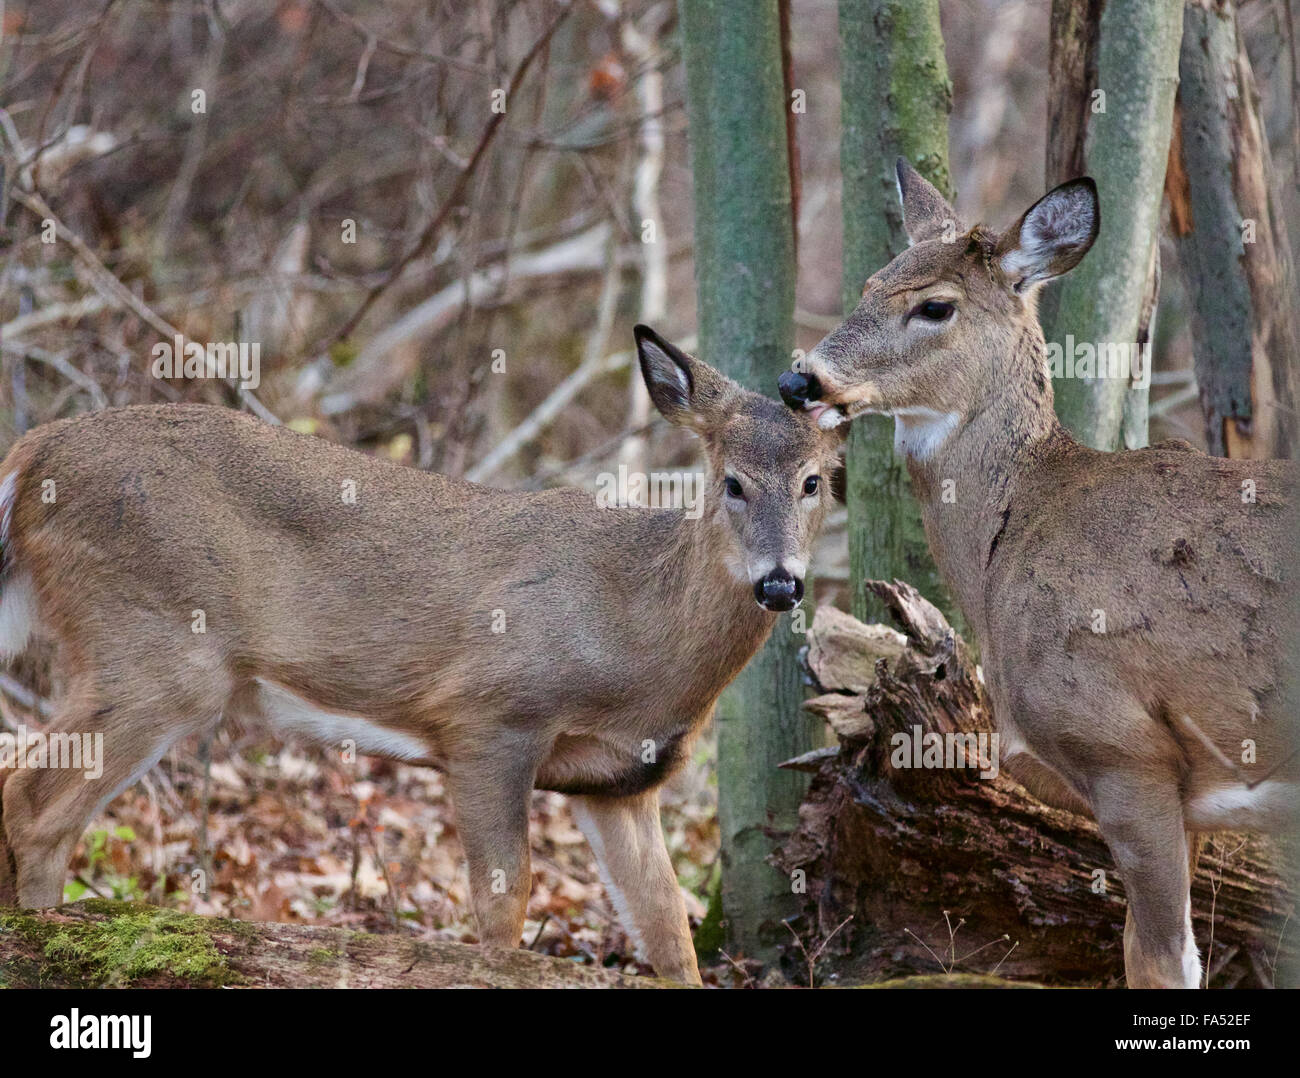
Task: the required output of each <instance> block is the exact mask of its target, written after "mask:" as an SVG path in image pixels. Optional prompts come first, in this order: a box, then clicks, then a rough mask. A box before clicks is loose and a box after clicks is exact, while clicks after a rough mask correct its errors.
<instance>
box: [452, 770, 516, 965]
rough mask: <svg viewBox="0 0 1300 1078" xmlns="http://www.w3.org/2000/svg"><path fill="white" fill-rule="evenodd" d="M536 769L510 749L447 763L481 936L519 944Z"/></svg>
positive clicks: (501, 944)
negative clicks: (530, 805) (530, 803)
mask: <svg viewBox="0 0 1300 1078" xmlns="http://www.w3.org/2000/svg"><path fill="white" fill-rule="evenodd" d="M533 774H534V769H533V767H532V766H531V764H526V765H525V764H523V763H521V762H520V761H519V759H518V758H517V757H516V756H514V754H512V753H510V752H505V751H503V752H498V753H494V754H490V755H475V756H472V757H464V758H459V759H455V760H453V761H450V762H449V763H448V765H447V786H448V789H449V791H450V793H451V800H452V806H453V808H454V810H455V814H456V829H457V831H458V832H459V833H460V841H461V845H462V846H463V847H464V849H465V859H466V861H467V862H468V863H469V892H470V902H471V904H472V905H473V907H474V916H475V918H476V919H477V921H478V934H479V939H480V940H481V941H482V942H483V943H484V944H486V945H487V946H489V947H518V946H519V940H520V937H521V936H522V935H523V931H524V913H525V911H526V909H527V907H528V894H529V892H530V891H531V890H532V880H533V874H532V862H531V859H530V857H529V852H528V803H529V797H530V795H531V793H532V789H533Z"/></svg>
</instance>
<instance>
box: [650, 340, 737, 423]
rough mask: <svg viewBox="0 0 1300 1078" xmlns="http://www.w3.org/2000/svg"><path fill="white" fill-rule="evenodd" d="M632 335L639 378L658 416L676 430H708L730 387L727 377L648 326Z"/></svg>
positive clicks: (718, 412) (717, 414)
mask: <svg viewBox="0 0 1300 1078" xmlns="http://www.w3.org/2000/svg"><path fill="white" fill-rule="evenodd" d="M632 332H633V334H634V335H635V337H636V352H637V358H638V359H639V360H640V362H641V377H642V378H644V379H645V387H646V389H647V390H649V392H650V399H651V400H652V401H654V406H655V407H656V408H657V409H659V414H660V415H662V416H663V417H664V418H665V419H666V420H668V422H669V423H674V424H676V425H677V426H679V427H689V428H690V429H691V430H696V431H702V430H706V429H708V428H709V427H711V426H712V425H713V424H714V422H715V421H716V419H717V418H718V416H719V414H720V412H721V411H722V407H723V400H724V398H725V396H726V391H727V388H728V387H729V386H730V384H731V383H730V381H729V380H728V379H727V377H726V376H725V375H723V374H720V373H719V372H718V371H715V370H714V369H713V368H712V367H710V366H709V365H708V364H707V363H705V362H703V361H702V360H698V359H695V358H694V357H692V356H688V355H687V354H686V353H685V352H683V351H682V350H681V349H680V348H678V347H677V346H676V345H674V344H671V343H670V342H668V341H666V340H664V338H662V337H661V336H659V334H658V333H656V332H655V331H654V330H653V329H651V328H650V327H649V326H642V325H638V326H636V327H635V328H634V329H633V331H632Z"/></svg>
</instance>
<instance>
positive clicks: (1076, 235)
mask: <svg viewBox="0 0 1300 1078" xmlns="http://www.w3.org/2000/svg"><path fill="white" fill-rule="evenodd" d="M1100 228H1101V204H1100V203H1099V202H1098V200H1097V185H1096V184H1095V183H1093V181H1092V180H1091V179H1090V178H1089V177H1087V176H1084V177H1083V178H1082V179H1078V180H1069V181H1068V182H1066V183H1063V184H1061V186H1060V187H1057V188H1054V189H1053V190H1051V191H1048V192H1047V194H1045V195H1044V196H1043V197H1042V198H1040V199H1039V200H1038V201H1037V202H1035V203H1034V204H1033V205H1032V206H1030V207H1029V209H1027V210H1026V211H1025V215H1024V216H1023V217H1021V218H1020V220H1019V221H1017V222H1016V223H1015V224H1014V225H1012V226H1011V227H1010V228H1008V229H1007V230H1006V232H1005V233H1003V235H1002V238H1001V239H1000V240H998V245H997V247H996V249H995V250H994V252H993V257H994V259H995V260H996V262H997V265H998V267H999V268H1000V269H1001V271H1002V275H1003V277H1005V278H1006V281H1007V284H1008V285H1009V286H1010V287H1011V290H1012V291H1013V292H1024V291H1025V290H1026V289H1029V288H1033V287H1034V286H1036V285H1040V284H1042V283H1043V282H1044V281H1050V280H1051V279H1052V278H1053V277H1059V276H1060V275H1061V274H1062V273H1065V272H1067V271H1069V270H1072V269H1074V267H1075V266H1077V265H1078V264H1079V262H1080V261H1081V260H1082V259H1083V256H1084V255H1086V254H1087V253H1088V248H1090V247H1091V246H1092V244H1093V241H1094V240H1095V239H1096V238H1097V231H1098V229H1100Z"/></svg>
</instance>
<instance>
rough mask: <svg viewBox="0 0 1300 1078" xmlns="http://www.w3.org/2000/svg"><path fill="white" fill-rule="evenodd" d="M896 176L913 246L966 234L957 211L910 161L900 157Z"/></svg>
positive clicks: (904, 217)
mask: <svg viewBox="0 0 1300 1078" xmlns="http://www.w3.org/2000/svg"><path fill="white" fill-rule="evenodd" d="M894 173H895V175H896V176H897V178H898V201H899V202H901V203H902V204H903V228H904V229H906V231H907V238H908V239H909V240H910V241H911V242H912V243H913V244H917V243H920V242H921V241H922V240H934V239H939V238H941V237H943V236H945V235H948V236H957V235H960V234H961V233H964V232H965V231H966V226H965V225H963V224H962V223H961V222H960V221H959V220H958V219H957V211H956V210H954V209H953V208H952V207H951V206H950V205H948V200H947V199H946V198H944V197H943V195H941V194H939V191H938V189H937V188H936V187H935V186H934V184H932V183H930V181H929V180H927V179H926V178H925V177H924V176H922V175H921V174H920V173H919V172H917V171H916V169H914V168H913V167H912V166H911V165H910V164H909V163H908V161H907V158H905V157H900V158H898V160H897V161H895V162H894Z"/></svg>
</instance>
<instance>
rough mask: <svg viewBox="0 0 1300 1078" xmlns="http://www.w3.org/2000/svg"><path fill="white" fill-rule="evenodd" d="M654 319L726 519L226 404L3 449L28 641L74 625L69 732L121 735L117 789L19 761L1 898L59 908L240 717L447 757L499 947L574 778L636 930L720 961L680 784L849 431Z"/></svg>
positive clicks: (672, 412) (4, 535)
mask: <svg viewBox="0 0 1300 1078" xmlns="http://www.w3.org/2000/svg"><path fill="white" fill-rule="evenodd" d="M636 339H637V347H638V354H639V358H640V365H641V372H642V375H643V376H644V378H645V382H646V385H647V387H648V388H649V391H650V396H651V399H652V400H653V401H654V403H655V405H656V407H657V408H658V409H659V411H660V412H661V413H662V414H663V415H664V417H665V418H666V419H668V420H669V421H670V422H672V423H675V424H677V425H679V426H681V427H684V428H687V429H689V430H691V431H693V432H694V433H696V434H697V435H698V436H699V437H700V439H701V440H702V441H703V443H704V449H705V453H706V456H707V473H706V474H707V479H706V484H707V485H706V494H705V504H704V506H703V512H702V513H701V514H699V515H698V517H697V518H693V514H692V513H691V512H689V511H683V510H681V509H649V508H645V509H641V508H627V509H622V510H619V509H602V508H598V506H597V503H596V499H595V498H594V497H593V495H592V494H591V493H589V492H584V491H581V490H576V489H564V490H550V491H546V492H541V493H519V492H515V491H505V490H493V489H489V488H486V487H481V486H477V485H475V484H472V483H466V482H459V481H456V480H453V479H448V478H445V477H443V476H439V475H432V474H428V473H423V472H419V471H416V470H414V469H410V468H404V467H399V466H397V465H395V464H391V463H386V462H382V461H379V460H375V459H373V458H371V457H368V456H365V455H363V454H361V453H357V452H353V451H351V450H348V449H344V448H341V447H339V446H335V445H331V444H329V443H327V442H324V441H322V440H319V439H316V438H312V437H308V436H306V435H303V434H298V433H294V432H292V431H289V430H286V429H285V428H283V427H271V426H268V425H264V424H262V423H259V422H257V421H255V420H253V419H251V418H249V417H248V416H245V415H242V414H239V413H236V412H234V411H231V410H228V409H222V408H211V407H202V406H176V405H163V406H160V407H134V408H124V409H121V410H112V411H104V412H99V413H95V414H91V415H83V416H80V417H78V418H75V419H70V420H62V421H59V422H56V423H50V424H48V425H47V426H43V427H40V428H38V429H37V430H34V431H32V432H31V433H30V434H28V435H27V436H26V437H25V438H23V439H22V440H21V441H20V442H19V443H18V444H17V445H16V446H15V447H14V448H13V450H12V451H11V452H10V454H9V455H8V457H7V458H6V459H5V461H4V463H3V465H0V477H2V478H0V542H2V543H3V570H2V572H3V576H2V577H0V633H2V634H3V641H2V642H3V650H4V651H5V652H6V653H8V654H14V653H17V652H18V651H20V650H21V649H22V647H23V645H24V644H25V643H26V641H27V638H28V635H29V633H30V632H31V631H32V630H33V629H35V628H37V627H39V629H40V630H42V631H43V632H44V633H45V634H46V635H48V636H51V637H53V638H54V639H55V640H56V641H57V642H58V644H59V645H60V649H59V653H60V661H61V664H62V666H63V669H64V672H65V676H66V683H67V692H66V695H65V696H64V698H63V699H62V701H61V703H60V705H59V707H58V712H57V716H56V717H55V719H54V720H53V722H52V723H51V725H50V726H49V727H48V728H47V730H46V733H47V734H49V733H51V732H64V731H67V732H80V733H85V732H97V733H102V734H103V742H104V762H103V774H102V777H101V778H100V779H99V780H98V781H93V782H91V781H85V780H84V779H83V776H82V775H81V774H80V773H74V772H71V771H67V770H56V769H52V768H50V769H44V770H41V769H22V770H9V771H8V772H7V775H6V772H5V771H4V770H0V778H6V779H7V781H5V782H4V786H3V791H2V792H3V815H0V904H5V903H6V902H8V903H12V902H13V901H14V899H15V897H16V898H17V900H18V901H19V902H20V903H21V904H22V905H24V906H29V907H41V906H54V905H57V904H58V903H59V901H60V900H61V898H62V894H63V882H64V876H65V872H66V869H67V866H68V861H69V858H70V857H71V854H72V852H73V848H74V846H75V844H76V842H77V840H78V838H79V837H80V836H81V834H82V832H83V830H84V828H85V827H86V825H87V823H88V821H89V820H90V819H91V818H92V817H93V816H94V815H95V814H96V813H98V812H99V811H100V810H101V809H102V808H103V807H104V806H105V805H106V804H107V803H108V802H109V801H111V800H112V799H113V797H115V796H116V795H117V793H118V792H119V791H121V790H123V789H124V788H126V787H127V786H129V785H131V784H132V783H133V782H135V781H136V780H137V779H139V778H140V776H142V775H143V774H144V773H145V772H146V771H147V770H148V769H149V768H151V767H152V766H153V765H154V764H155V763H157V761H158V760H159V759H160V758H161V756H162V755H163V753H165V752H166V751H167V749H168V747H169V746H171V745H173V744H174V743H175V742H177V741H178V740H179V739H181V738H183V737H185V736H187V735H195V734H202V733H205V732H206V731H209V730H211V729H212V728H213V727H214V726H215V725H216V723H217V721H218V719H219V716H221V715H222V714H225V715H226V716H230V717H234V718H238V719H241V720H261V721H262V722H264V723H268V724H269V725H270V727H271V728H272V729H273V730H275V731H276V732H278V733H280V734H284V735H292V736H304V737H307V738H310V739H313V740H315V741H317V742H321V743H324V744H327V745H328V744H334V745H338V744H339V743H341V742H342V741H344V740H345V739H351V740H353V741H354V742H355V745H356V747H357V748H358V749H359V750H360V751H362V752H368V753H372V754H375V755H382V756H386V757H390V758H394V759H398V760H407V761H413V762H417V763H421V764H430V765H435V766H437V767H439V768H441V769H442V770H443V771H444V772H445V774H446V777H447V784H448V788H449V791H450V793H451V797H452V801H453V804H454V808H455V814H456V821H457V829H458V831H459V834H460V838H461V841H462V843H463V845H464V849H465V855H466V858H467V860H468V863H469V880H470V890H471V900H472V904H473V908H474V912H475V915H476V917H477V920H478V925H479V935H480V937H481V939H482V941H483V942H484V943H485V944H489V945H494V946H500V947H515V946H518V944H519V940H520V935H521V933H522V931H523V925H524V911H525V906H526V903H527V899H528V893H529V889H530V884H531V872H530V867H529V850H528V805H529V795H530V793H531V791H532V790H534V789H543V790H556V791H559V792H562V793H565V794H568V795H570V796H571V800H570V802H569V803H570V805H571V806H572V808H573V811H574V815H575V817H576V819H577V821H578V823H579V825H580V826H581V828H582V830H583V831H584V833H585V834H586V836H587V838H588V841H589V842H590V844H591V847H592V850H593V852H594V854H595V856H596V859H597V862H598V865H599V869H600V873H601V876H602V879H603V880H604V882H605V886H606V888H607V890H608V892H609V894H610V897H611V899H612V900H613V902H614V905H615V907H616V908H617V910H618V913H619V915H620V917H621V919H622V921H623V923H624V925H625V926H626V928H627V930H628V932H629V935H630V936H631V937H632V938H633V940H634V941H635V942H636V943H637V944H638V947H639V948H640V949H643V951H644V954H645V955H646V957H647V958H648V960H649V962H650V963H651V964H652V965H653V966H654V968H655V969H656V971H658V972H659V973H660V974H661V975H663V976H667V977H672V978H675V979H677V980H681V981H687V982H692V983H699V971H698V969H697V967H696V962H695V953H694V949H693V947H692V943H691V935H690V930H689V927H688V924H687V919H686V911H685V905H684V903H683V901H682V896H681V892H680V889H679V887H678V884H677V878H676V875H675V873H674V871H673V866H672V863H671V862H670V860H669V857H668V852H667V849H666V847H665V845H664V838H663V833H662V830H661V828H660V822H659V787H660V786H662V785H663V783H664V782H665V781H666V780H667V779H668V778H669V777H670V776H671V775H672V774H673V773H674V772H675V771H676V770H677V769H678V767H679V766H680V765H681V764H682V762H683V761H684V760H686V759H687V757H688V755H689V748H690V745H691V742H692V740H693V739H694V738H695V736H696V734H697V733H698V732H699V730H700V728H701V727H702V725H703V724H704V723H705V721H706V720H707V719H708V717H709V715H710V713H711V711H712V709H713V706H714V702H715V701H716V700H717V698H718V695H719V694H720V693H721V692H722V690H723V688H724V687H725V686H726V685H727V684H728V683H729V682H730V681H731V680H732V679H733V678H734V677H735V676H736V675H737V674H738V673H739V672H740V669H741V668H742V667H743V666H744V665H745V663H746V662H747V661H748V660H749V659H750V657H751V656H752V655H753V654H754V653H755V652H756V651H757V650H758V648H759V647H760V646H761V645H762V643H763V641H764V640H765V639H766V638H767V636H768V634H769V633H770V632H771V630H772V627H773V624H774V623H775V621H776V618H777V616H778V612H779V611H784V610H789V609H791V608H792V607H794V606H795V605H797V603H798V602H799V601H800V599H801V598H802V595H803V575H804V569H805V566H806V564H807V561H808V558H809V551H810V547H811V544H812V541H813V538H814V536H815V535H816V533H817V530H818V528H819V527H820V525H821V522H822V518H823V517H824V516H825V514H826V510H827V507H828V503H829V501H830V498H831V486H830V484H829V482H828V481H827V480H826V478H825V477H826V476H827V475H828V474H829V473H830V470H831V469H832V468H833V467H834V465H835V461H836V448H837V445H838V443H839V441H840V439H839V436H838V435H837V434H835V435H832V434H828V433H827V432H826V431H824V430H822V429H820V428H819V427H818V426H817V424H816V423H815V422H813V421H812V420H811V419H809V418H808V417H804V416H796V415H794V414H793V413H791V412H790V411H789V410H787V409H786V408H785V407H784V406H783V405H781V404H780V403H779V402H778V401H775V400H771V399H769V398H767V397H764V396H761V395H759V394H756V393H752V392H748V391H746V390H744V389H742V388H741V387H740V386H738V385H736V384H735V383H734V382H732V381H730V380H729V379H727V378H725V377H724V376H723V375H721V374H719V373H718V372H717V371H715V370H714V369H713V368H712V367H710V366H708V365H707V364H705V363H702V362H701V361H699V360H697V359H693V358H691V357H690V356H687V355H685V354H684V353H682V352H680V351H679V350H678V349H676V348H675V347H674V346H673V345H671V344H669V343H668V342H667V341H664V340H663V339H661V338H660V337H658V336H657V335H656V334H655V333H654V332H652V331H651V330H649V329H647V328H645V327H642V326H638V327H637V329H636ZM48 492H52V493H53V496H52V497H51V496H49V495H48ZM349 492H351V496H350V497H349V496H348V495H349ZM43 494H45V496H43ZM200 612H201V613H200ZM200 621H201V623H202V625H203V627H204V630H205V631H203V632H202V633H197V632H195V631H193V630H194V627H195V625H196V623H198V622H200ZM15 892H16V895H15Z"/></svg>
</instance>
